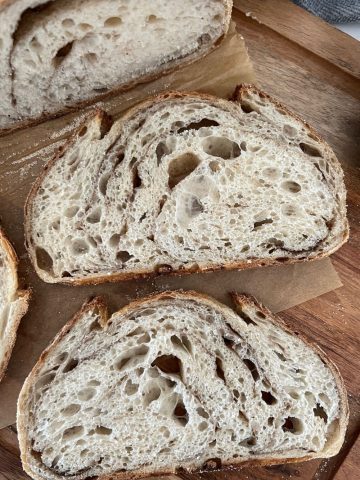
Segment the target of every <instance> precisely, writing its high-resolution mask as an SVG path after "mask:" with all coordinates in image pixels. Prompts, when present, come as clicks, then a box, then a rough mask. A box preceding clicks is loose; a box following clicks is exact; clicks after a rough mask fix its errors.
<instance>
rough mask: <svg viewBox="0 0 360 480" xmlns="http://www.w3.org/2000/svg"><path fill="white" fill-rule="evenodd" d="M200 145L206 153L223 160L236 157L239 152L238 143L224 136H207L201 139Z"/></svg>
mask: <svg viewBox="0 0 360 480" xmlns="http://www.w3.org/2000/svg"><path fill="white" fill-rule="evenodd" d="M202 147H203V150H204V152H205V153H207V154H208V155H211V156H213V157H220V158H223V159H224V160H229V159H232V158H237V157H238V156H239V155H240V154H241V149H240V147H239V145H238V144H237V143H236V142H233V141H232V140H229V139H228V138H226V137H207V138H205V139H204V140H203V142H202Z"/></svg>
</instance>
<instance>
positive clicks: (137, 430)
mask: <svg viewBox="0 0 360 480" xmlns="http://www.w3.org/2000/svg"><path fill="white" fill-rule="evenodd" d="M234 302H235V311H234V310H232V309H230V308H228V307H226V306H224V305H222V304H220V303H218V302H216V301H215V300H213V299H211V298H209V297H205V296H203V295H200V294H197V293H194V292H186V293H185V292H165V293H161V294H158V295H155V296H152V297H149V298H146V299H143V300H139V301H136V302H133V303H131V304H130V305H128V306H126V307H125V308H123V309H122V310H120V311H119V312H117V313H114V314H113V315H112V316H111V317H110V318H108V316H107V313H106V307H105V306H104V304H103V302H102V301H101V300H99V299H95V300H93V301H92V302H90V303H88V304H86V305H85V306H84V307H83V308H82V310H81V311H80V312H79V313H78V314H77V315H76V316H75V317H74V318H73V319H72V320H71V321H70V322H69V323H68V324H67V325H66V326H65V327H64V328H63V330H62V331H61V332H60V333H59V334H58V335H57V337H56V338H55V340H54V341H53V343H52V344H51V345H50V346H49V347H48V348H47V349H46V350H45V352H44V353H43V354H42V355H41V357H40V359H39V361H38V363H37V364H36V366H35V367H34V369H33V370H32V372H31V373H30V375H29V377H28V378H27V380H26V381H25V384H24V386H23V388H22V391H21V394H20V397H19V402H18V417H17V425H18V434H19V441H20V449H21V458H22V462H23V467H24V469H25V471H26V472H27V473H28V474H29V475H30V476H31V477H32V478H34V479H37V480H40V479H44V480H45V479H46V480H52V479H54V480H55V479H57V480H59V479H72V480H81V479H85V478H90V477H91V478H93V477H94V476H96V477H97V476H99V477H98V478H99V479H100V480H102V479H104V480H105V479H110V478H111V479H113V480H114V479H125V478H126V479H131V478H139V477H142V476H146V475H151V474H155V475H157V474H162V473H176V472H177V471H178V469H183V470H185V471H194V470H206V469H211V468H216V469H218V468H221V467H228V466H230V465H232V466H236V465H240V464H246V463H248V464H251V465H264V464H273V463H285V462H296V461H304V460H307V459H311V458H317V457H329V456H332V455H335V454H336V453H337V452H338V451H339V449H340V447H341V445H342V442H343V440H344V434H345V430H346V425H347V421H348V405H347V397H346V392H345V389H344V385H343V381H342V379H341V377H340V374H339V372H338V371H337V369H336V367H335V366H334V365H333V364H332V363H331V362H330V360H329V359H328V358H327V357H326V355H325V354H324V353H323V352H322V351H321V350H320V349H319V348H318V347H315V346H314V345H310V344H308V343H307V342H306V341H305V340H303V339H302V338H300V336H298V334H297V333H295V334H294V333H292V332H291V331H290V330H288V328H287V327H286V325H285V324H283V323H282V322H281V321H280V320H279V319H275V318H274V317H273V316H272V315H271V313H270V312H269V311H268V310H266V309H265V308H264V307H262V306H261V305H259V304H258V303H257V302H256V301H255V300H254V299H252V298H250V297H247V296H242V295H237V294H234Z"/></svg>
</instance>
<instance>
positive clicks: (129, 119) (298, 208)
mask: <svg viewBox="0 0 360 480" xmlns="http://www.w3.org/2000/svg"><path fill="white" fill-rule="evenodd" d="M105 127H106V128H105ZM109 128H110V127H109V126H108V125H107V122H106V121H105V119H104V117H103V116H102V115H101V114H97V115H96V116H94V117H93V118H92V119H91V120H90V121H89V122H88V123H87V125H85V126H84V127H83V128H82V129H81V130H80V132H79V133H78V135H77V137H76V138H75V140H74V143H73V144H72V145H71V146H70V147H68V148H67V149H66V150H65V151H64V153H63V154H62V156H61V158H59V159H58V160H57V161H55V162H54V163H53V165H52V166H50V168H49V169H48V171H47V173H46V174H45V176H44V178H43V179H42V181H41V182H40V185H38V186H37V187H36V190H35V191H34V192H33V194H32V196H31V199H30V202H29V205H28V215H27V223H28V226H27V239H28V245H29V249H30V253H31V257H32V259H33V262H34V263H35V265H36V267H37V270H38V273H39V274H40V276H42V278H43V279H44V280H47V281H50V282H56V281H62V280H69V279H70V280H71V279H74V280H76V279H82V280H83V279H85V280H86V279H91V278H96V276H105V277H106V276H107V275H109V276H111V275H112V274H119V275H120V276H121V275H126V274H134V273H135V274H136V273H141V272H166V271H182V270H206V269H210V268H213V267H215V268H216V267H219V266H224V265H225V266H231V265H238V264H241V263H242V264H245V265H246V264H247V263H251V262H254V261H255V262H256V261H263V262H264V263H267V262H270V263H274V262H283V261H288V260H289V259H291V260H306V259H309V258H314V257H318V256H322V255H326V254H328V253H330V252H331V251H333V250H334V249H336V248H338V247H339V246H340V245H341V244H342V243H343V241H344V239H345V237H346V235H347V221H346V205H345V187H344V183H343V173H342V170H341V167H340V165H339V162H338V161H337V159H336V157H335V155H334V153H333V151H332V150H331V149H330V147H329V146H328V145H327V144H326V143H325V142H323V141H322V140H320V139H319V138H318V137H317V136H316V135H315V134H314V133H313V131H312V130H310V129H309V128H308V127H307V126H306V125H305V124H304V123H303V122H301V121H300V120H298V119H297V118H296V117H294V116H292V115H291V114H289V113H287V112H286V111H284V110H283V109H282V108H280V107H279V106H278V105H277V104H276V103H274V102H273V101H271V100H270V99H269V98H267V97H264V96H261V94H260V93H259V92H258V91H257V90H256V89H247V90H244V91H243V93H242V96H241V99H240V100H239V101H237V102H228V101H225V100H221V99H217V98H215V97H210V96H200V95H196V94H194V95H191V94H188V95H186V94H178V93H169V94H166V95H162V96H160V97H158V98H155V99H154V100H152V101H150V102H147V103H144V104H142V105H140V106H139V107H137V108H135V109H134V110H132V111H131V112H130V113H129V114H128V115H127V116H126V117H125V118H123V119H122V120H119V121H117V122H115V123H114V124H113V125H112V127H111V128H110V129H109Z"/></svg>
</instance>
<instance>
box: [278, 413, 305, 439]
mask: <svg viewBox="0 0 360 480" xmlns="http://www.w3.org/2000/svg"><path fill="white" fill-rule="evenodd" d="M281 428H282V429H283V431H284V432H290V433H293V434H294V435H300V434H301V433H302V432H303V431H304V425H303V423H302V421H301V420H300V419H299V418H296V417H287V418H286V419H285V422H284V423H283V425H282V427H281Z"/></svg>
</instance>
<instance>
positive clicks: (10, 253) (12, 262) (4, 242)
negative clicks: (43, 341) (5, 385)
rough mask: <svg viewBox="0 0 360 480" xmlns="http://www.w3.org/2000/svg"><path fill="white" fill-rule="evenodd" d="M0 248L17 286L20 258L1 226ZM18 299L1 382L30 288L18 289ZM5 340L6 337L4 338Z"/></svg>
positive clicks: (0, 367) (1, 365)
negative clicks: (4, 254)
mask: <svg viewBox="0 0 360 480" xmlns="http://www.w3.org/2000/svg"><path fill="white" fill-rule="evenodd" d="M0 248H1V249H3V250H4V251H5V253H6V255H7V257H8V260H9V266H10V268H11V276H12V278H13V280H14V283H15V288H17V286H18V277H17V264H18V258H17V255H16V253H15V250H14V248H13V246H12V245H11V243H10V242H9V240H8V239H7V238H6V236H5V233H4V232H3V230H2V229H1V228H0ZM16 296H17V299H16V300H14V301H17V308H16V309H15V311H14V314H13V318H12V327H11V329H10V331H9V332H8V334H7V337H6V345H7V348H6V350H5V353H4V355H3V357H2V358H1V359H0V382H1V380H2V379H3V377H4V375H5V371H6V368H7V366H8V363H9V360H10V357H11V352H12V350H13V348H14V345H15V341H16V332H17V329H18V326H19V324H20V320H21V319H22V317H23V316H24V315H25V313H26V312H27V309H28V304H29V299H30V289H28V290H17V291H16ZM4 341H5V339H4Z"/></svg>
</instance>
